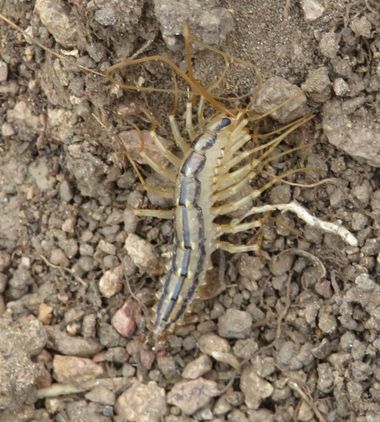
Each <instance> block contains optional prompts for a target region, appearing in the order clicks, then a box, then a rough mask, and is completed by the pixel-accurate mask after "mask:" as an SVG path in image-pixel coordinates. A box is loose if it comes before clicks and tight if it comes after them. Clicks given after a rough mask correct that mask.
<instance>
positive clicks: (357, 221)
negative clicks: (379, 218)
mask: <svg viewBox="0 0 380 422" xmlns="http://www.w3.org/2000/svg"><path fill="white" fill-rule="evenodd" d="M367 223H368V218H367V217H366V216H365V215H364V214H361V213H359V212H353V213H352V223H351V227H352V230H355V231H359V230H362V229H364V227H365V226H366V225H367Z"/></svg>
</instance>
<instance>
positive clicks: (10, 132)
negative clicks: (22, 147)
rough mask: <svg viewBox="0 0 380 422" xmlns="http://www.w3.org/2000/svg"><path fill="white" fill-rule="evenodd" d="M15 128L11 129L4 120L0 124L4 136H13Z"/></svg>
mask: <svg viewBox="0 0 380 422" xmlns="http://www.w3.org/2000/svg"><path fill="white" fill-rule="evenodd" d="M15 133H16V132H15V130H14V129H13V126H12V125H11V124H10V123H8V122H4V123H3V124H2V126H1V134H2V136H3V137H4V138H9V137H10V136H13V135H14V134H15Z"/></svg>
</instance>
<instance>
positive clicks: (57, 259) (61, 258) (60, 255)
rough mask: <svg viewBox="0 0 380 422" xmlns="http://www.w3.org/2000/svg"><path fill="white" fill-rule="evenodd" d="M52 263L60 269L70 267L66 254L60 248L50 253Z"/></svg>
mask: <svg viewBox="0 0 380 422" xmlns="http://www.w3.org/2000/svg"><path fill="white" fill-rule="evenodd" d="M50 262H51V263H52V264H54V265H58V266H60V267H68V266H69V265H70V261H69V260H68V259H67V256H66V255H65V252H63V250H62V249H59V248H55V249H53V250H52V251H51V252H50Z"/></svg>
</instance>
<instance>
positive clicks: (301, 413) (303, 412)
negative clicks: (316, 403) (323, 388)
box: [297, 401, 314, 422]
mask: <svg viewBox="0 0 380 422" xmlns="http://www.w3.org/2000/svg"><path fill="white" fill-rule="evenodd" d="M313 418H314V410H313V409H312V408H311V407H310V406H309V405H308V404H307V403H306V402H305V401H302V402H301V405H300V406H299V408H298V412H297V420H298V421H300V422H309V421H312V420H313Z"/></svg>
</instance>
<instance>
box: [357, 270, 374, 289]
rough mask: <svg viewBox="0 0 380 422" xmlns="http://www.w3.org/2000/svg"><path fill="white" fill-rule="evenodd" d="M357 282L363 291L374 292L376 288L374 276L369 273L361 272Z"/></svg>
mask: <svg viewBox="0 0 380 422" xmlns="http://www.w3.org/2000/svg"><path fill="white" fill-rule="evenodd" d="M355 284H356V285H357V286H358V289H360V290H361V291H362V292H368V293H370V292H373V291H374V290H375V289H376V286H377V285H376V283H375V281H374V280H373V279H372V277H371V276H370V275H369V274H367V273H362V274H359V275H358V276H357V277H356V278H355Z"/></svg>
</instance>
